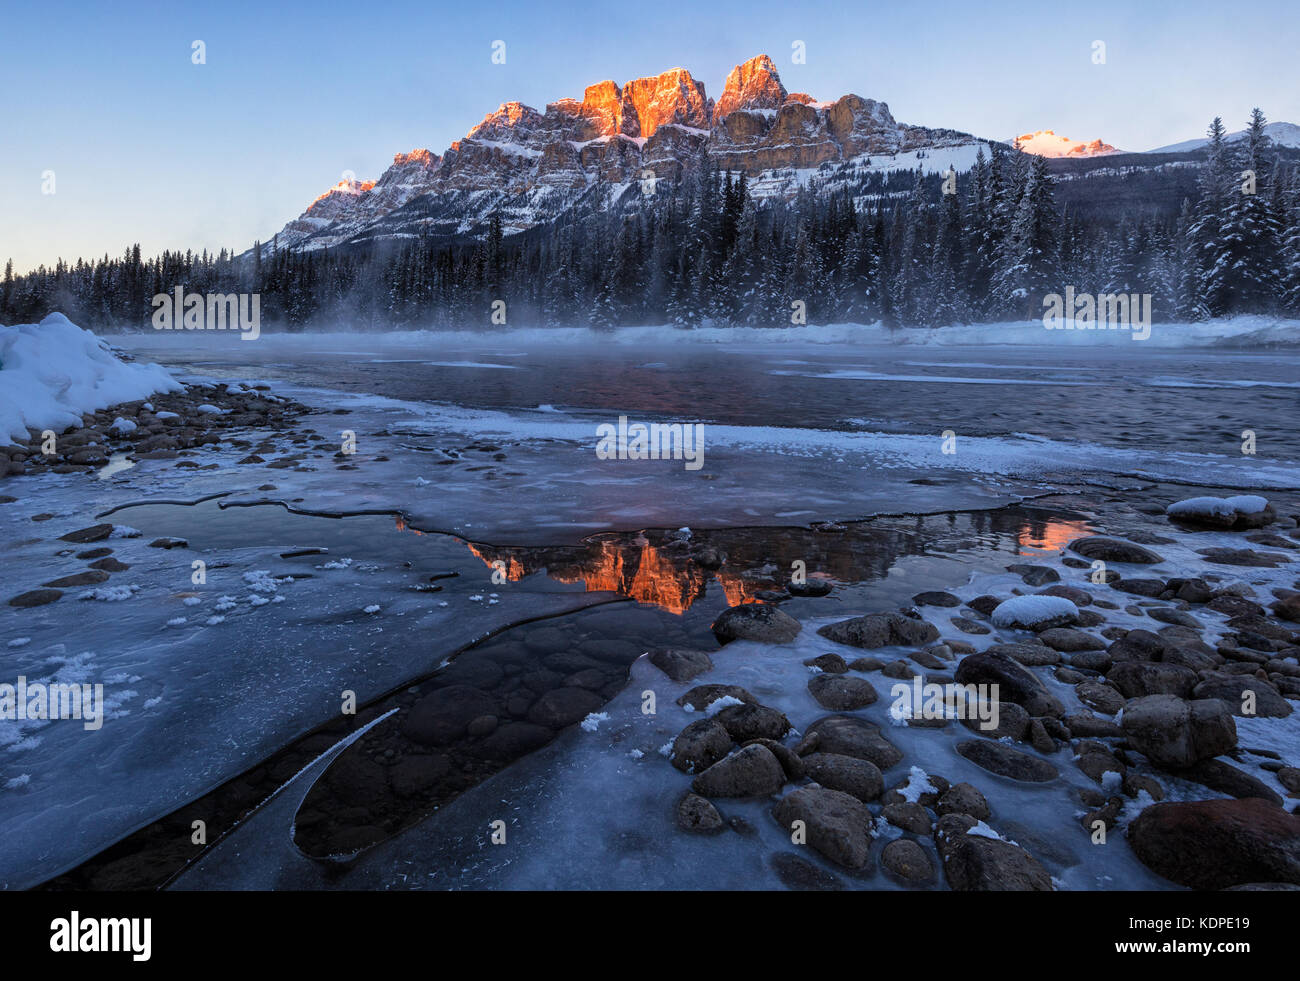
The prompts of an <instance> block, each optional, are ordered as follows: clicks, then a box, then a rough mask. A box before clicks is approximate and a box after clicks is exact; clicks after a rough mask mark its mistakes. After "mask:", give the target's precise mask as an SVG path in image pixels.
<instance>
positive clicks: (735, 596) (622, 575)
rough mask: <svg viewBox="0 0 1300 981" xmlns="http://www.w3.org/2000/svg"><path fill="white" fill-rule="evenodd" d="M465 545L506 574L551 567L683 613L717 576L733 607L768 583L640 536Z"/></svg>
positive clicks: (569, 577)
mask: <svg viewBox="0 0 1300 981" xmlns="http://www.w3.org/2000/svg"><path fill="white" fill-rule="evenodd" d="M465 544H466V547H467V548H468V549H469V550H470V552H471V553H472V554H474V555H475V556H477V557H478V558H479V559H480V560H481V561H482V562H483V564H484V565H486V566H489V567H492V566H493V565H494V563H496V562H502V563H504V571H505V575H506V579H507V580H509V581H510V582H517V581H518V580H520V579H522V578H523V577H524V576H526V575H529V574H531V573H533V572H537V571H540V570H542V569H545V570H546V574H547V575H548V576H550V577H551V578H552V579H554V580H555V581H556V582H563V583H578V582H580V583H582V584H583V586H584V587H585V588H586V590H587V591H588V592H613V593H619V594H621V595H623V596H627V597H630V598H631V599H634V600H636V601H637V602H639V603H647V604H650V605H653V606H657V607H659V608H660V609H664V610H667V611H669V612H670V613H676V614H678V615H680V614H682V613H685V612H686V611H687V610H688V609H690V607H691V604H692V603H694V602H695V601H696V600H697V599H699V598H700V597H702V596H703V595H704V591H705V588H706V586H707V585H708V583H709V581H710V580H711V579H716V580H717V581H718V582H719V583H720V584H721V586H722V589H723V591H724V593H725V594H726V597H727V603H728V605H729V606H734V605H736V604H737V603H757V602H760V601H759V600H758V599H757V598H756V597H755V596H754V593H755V592H757V591H758V590H759V589H762V588H764V585H765V584H763V583H761V582H755V581H751V580H748V579H743V578H742V577H740V576H738V575H735V574H731V573H728V572H726V571H724V570H722V569H717V570H712V569H705V568H703V567H702V566H700V565H699V564H698V563H696V562H695V561H694V559H692V558H691V556H690V555H689V554H688V553H685V552H680V551H679V552H677V553H676V554H671V553H670V552H669V551H668V550H666V549H664V548H662V547H660V546H655V545H653V544H651V543H650V542H649V541H647V540H646V539H645V538H642V537H639V536H638V537H637V538H634V539H631V540H628V541H619V540H617V539H602V540H600V541H598V542H592V543H591V544H590V545H589V546H588V547H586V548H584V549H545V548H537V549H512V548H493V547H491V546H486V545H476V544H474V543H472V542H466V543H465ZM769 585H770V584H769Z"/></svg>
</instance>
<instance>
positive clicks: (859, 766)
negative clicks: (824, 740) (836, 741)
mask: <svg viewBox="0 0 1300 981" xmlns="http://www.w3.org/2000/svg"><path fill="white" fill-rule="evenodd" d="M802 762H803V767H804V774H805V775H806V776H807V777H808V779H810V780H814V781H816V782H817V783H819V784H821V785H822V786H823V787H826V788H828V789H830V790H840V791H843V792H844V793H846V794H852V795H853V796H854V797H856V798H857V799H858V800H860V801H863V802H866V801H873V800H875V799H876V798H877V797H879V796H880V795H881V793H882V792H883V791H884V789H885V778H884V777H883V776H882V775H881V773H880V768H879V767H877V766H876V764H874V763H872V762H871V761H870V760H863V759H857V758H855V757H852V756H842V755H840V754H838V753H812V754H810V755H808V756H805V757H803V759H802Z"/></svg>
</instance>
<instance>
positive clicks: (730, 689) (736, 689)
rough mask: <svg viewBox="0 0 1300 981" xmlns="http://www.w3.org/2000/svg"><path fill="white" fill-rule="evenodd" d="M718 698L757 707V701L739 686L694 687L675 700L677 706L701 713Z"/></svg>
mask: <svg viewBox="0 0 1300 981" xmlns="http://www.w3.org/2000/svg"><path fill="white" fill-rule="evenodd" d="M719 698H735V699H738V700H740V701H742V702H744V703H745V704H747V705H757V704H758V699H757V698H755V697H754V696H753V695H751V694H750V693H749V692H747V691H745V689H743V688H741V687H740V686H739V685H696V686H695V687H694V688H692V689H691V690H690V691H688V692H687V693H686V694H685V695H683V696H681V697H680V698H679V699H677V704H678V705H681V706H682V707H685V706H687V705H689V706H690V707H691V708H693V709H694V710H695V711H697V712H703V711H704V710H705V709H706V708H708V707H709V706H710V705H712V704H713V703H714V702H716V701H717V700H718V699H719Z"/></svg>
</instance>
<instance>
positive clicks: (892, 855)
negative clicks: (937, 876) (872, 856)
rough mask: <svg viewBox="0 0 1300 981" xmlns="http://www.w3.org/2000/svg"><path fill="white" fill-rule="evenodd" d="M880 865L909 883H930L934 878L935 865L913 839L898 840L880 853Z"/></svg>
mask: <svg viewBox="0 0 1300 981" xmlns="http://www.w3.org/2000/svg"><path fill="white" fill-rule="evenodd" d="M880 865H881V867H882V868H883V869H885V871H887V872H892V873H893V874H894V875H896V876H898V877H899V878H900V879H906V880H907V881H908V882H929V881H931V880H932V879H933V878H934V863H933V862H932V861H931V860H930V856H929V855H928V854H927V853H926V851H925V849H924V848H922V847H921V846H920V845H919V844H918V843H917V842H915V841H913V840H912V839H911V838H897V839H895V840H894V841H891V842H890V843H889V844H888V845H886V846H885V847H884V849H883V850H882V851H881V853H880Z"/></svg>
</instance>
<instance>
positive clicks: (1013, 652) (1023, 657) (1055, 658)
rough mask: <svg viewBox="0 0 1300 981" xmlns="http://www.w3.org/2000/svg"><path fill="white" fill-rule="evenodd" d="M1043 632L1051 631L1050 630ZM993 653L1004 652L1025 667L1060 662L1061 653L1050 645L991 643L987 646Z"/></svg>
mask: <svg viewBox="0 0 1300 981" xmlns="http://www.w3.org/2000/svg"><path fill="white" fill-rule="evenodd" d="M1045 633H1051V631H1050V630H1048V631H1045ZM988 650H990V651H992V652H993V653H994V654H1005V655H1006V656H1007V657H1009V658H1011V659H1012V660H1013V661H1017V662H1019V663H1020V664H1023V665H1025V666H1026V667H1031V668H1034V667H1041V666H1042V665H1045V664H1060V663H1061V655H1060V654H1058V653H1057V652H1056V651H1055V650H1053V649H1052V648H1051V647H1047V646H1045V645H1043V644H993V645H992V646H990V647H989V648H988Z"/></svg>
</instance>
